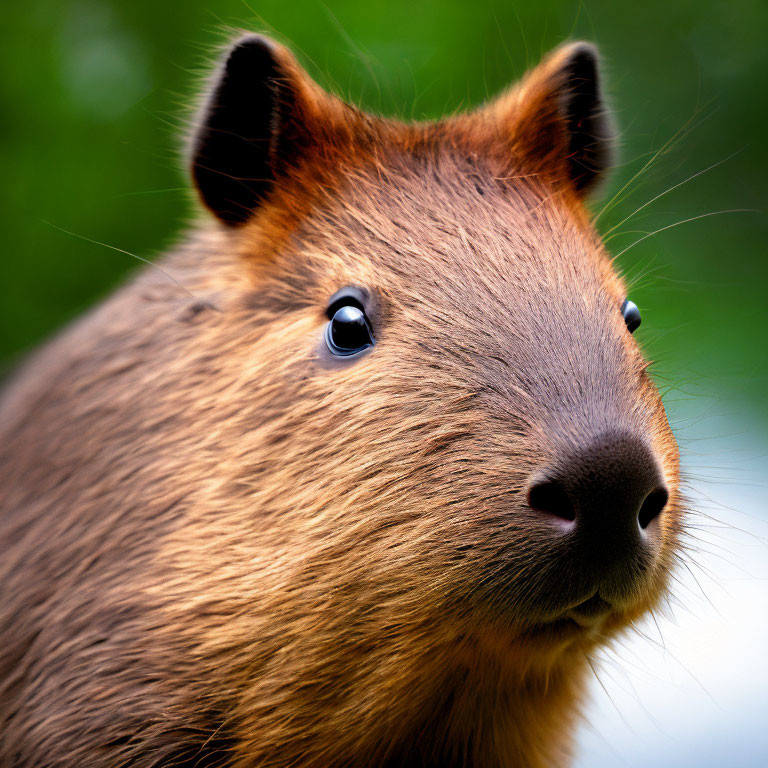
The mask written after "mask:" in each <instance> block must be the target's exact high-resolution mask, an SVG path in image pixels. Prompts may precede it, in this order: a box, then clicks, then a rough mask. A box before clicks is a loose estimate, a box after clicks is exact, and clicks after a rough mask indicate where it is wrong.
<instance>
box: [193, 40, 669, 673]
mask: <svg viewBox="0 0 768 768" xmlns="http://www.w3.org/2000/svg"><path fill="white" fill-rule="evenodd" d="M246 45H247V43H246ZM564 56H565V57H566V59H567V57H570V59H571V60H570V63H569V64H568V66H570V67H571V68H572V69H573V70H574V71H576V72H577V73H578V74H579V76H580V77H585V75H584V72H583V71H582V70H583V69H584V68H585V67H586V68H587V69H589V67H590V65H591V66H593V65H594V61H593V59H592V58H591V56H592V54H591V51H590V49H588V48H586V47H584V46H581V47H580V46H575V47H574V48H573V49H571V50H570V52H568V51H566V53H562V52H561V54H560V58H559V59H558V57H557V56H556V57H554V58H553V60H551V61H550V63H549V65H542V70H543V71H542V72H541V73H539V74H538V77H539V78H540V79H544V80H545V81H547V79H548V82H549V83H550V87H552V85H551V82H552V77H553V75H552V73H551V70H552V69H557V67H560V68H562V67H563V66H564V65H563V61H562V60H563V57H564ZM573 60H575V63H574V61H573ZM553 62H554V63H553ZM547 66H549V68H550V69H549V71H548V70H547ZM579 68H581V69H579ZM536 76H537V74H536V73H534V75H532V76H531V77H530V78H529V81H528V85H527V88H526V87H525V86H524V88H523V89H522V94H523V95H522V96H521V95H517V98H516V100H515V99H513V98H512V97H507V102H510V101H511V102H513V104H509V103H507V104H506V106H505V102H504V100H503V99H502V100H500V102H499V103H497V104H495V105H492V107H490V108H487V109H486V110H485V112H480V113H478V114H475V115H470V116H467V117H464V118H459V119H456V120H454V121H448V122H446V123H443V124H440V125H438V126H432V125H426V126H417V127H415V128H414V127H408V128H405V127H403V126H398V125H394V124H389V123H384V122H383V121H379V122H377V121H372V120H370V119H369V118H364V117H363V116H361V115H359V113H349V114H347V115H345V119H346V122H345V123H344V130H343V131H342V130H340V129H338V128H336V127H335V126H333V125H332V127H330V128H328V127H326V128H325V129H324V130H326V131H327V132H329V133H330V134H331V135H330V136H329V137H326V138H323V139H320V142H321V146H322V147H323V149H324V153H323V152H319V151H317V150H313V153H310V154H309V156H308V159H306V160H305V161H304V163H305V164H304V166H303V167H302V168H301V169H300V171H299V172H297V173H296V176H294V177H288V180H287V181H286V182H285V185H286V186H285V187H284V188H282V189H279V190H277V191H276V192H275V191H272V196H271V197H268V201H269V202H268V203H267V205H266V211H265V210H264V209H261V210H260V211H259V213H258V214H257V215H256V217H255V220H253V219H251V220H250V221H248V220H246V222H245V223H242V224H239V223H236V224H233V233H232V237H233V242H234V243H235V244H236V248H237V251H238V253H239V254H240V255H241V256H242V257H243V261H244V263H245V264H248V265H250V275H251V279H252V280H253V282H254V286H255V291H256V292H257V294H258V298H257V299H256V300H255V305H256V308H254V309H252V310H251V311H252V312H253V313H254V314H253V323H254V325H255V326H257V327H259V328H260V329H261V332H262V333H263V337H262V338H260V339H259V341H258V342H257V343H256V347H255V348H254V349H252V350H251V353H250V354H252V355H258V357H259V358H260V359H263V360H264V361H269V362H268V364H267V365H266V368H265V370H264V371H263V373H261V374H260V375H259V386H260V387H261V388H263V389H262V393H260V394H259V395H258V396H257V397H258V398H259V403H260V408H263V404H264V403H268V405H269V407H268V409H267V412H268V413H270V414H274V415H275V417H276V418H279V419H280V420H285V423H279V424H275V428H274V433H273V435H272V436H271V438H270V439H271V440H273V441H274V446H275V448H274V449H273V452H274V454H275V457H276V458H277V457H278V456H279V457H280V461H279V464H280V466H279V472H280V475H279V477H285V481H284V482H281V483H280V487H281V497H280V506H281V511H280V512H279V515H280V523H279V524H280V526H286V527H287V530H288V531H291V530H292V529H293V526H295V527H296V529H298V530H301V531H303V530H304V529H305V527H306V526H309V528H310V529H311V530H315V531H316V532H317V533H318V536H317V538H316V539H312V540H310V541H309V542H306V545H305V546H306V548H304V545H302V548H301V549H302V557H306V558H311V557H313V556H314V557H317V558H319V559H320V560H323V559H324V558H326V557H328V558H329V562H330V561H331V560H332V561H333V563H334V565H333V573H334V578H338V587H339V588H342V586H343V585H345V586H344V588H349V589H353V588H354V590H355V591H356V592H357V593H358V596H357V599H358V600H359V601H360V610H364V611H366V612H372V613H376V612H379V611H381V610H383V609H382V605H384V606H386V610H389V611H393V610H395V606H398V605H400V606H401V608H402V610H403V613H404V615H405V616H408V617H414V616H418V620H419V621H434V622H437V623H438V625H440V626H441V627H443V628H445V627H446V626H450V627H451V628H452V631H454V632H455V633H457V634H458V633H460V634H462V635H464V634H467V635H472V634H480V635H482V634H483V633H484V632H491V631H492V632H494V633H495V632H501V633H503V634H505V635H507V636H508V638H509V642H510V643H512V642H521V643H525V642H527V641H528V640H530V639H531V638H535V645H536V647H537V653H538V654H539V658H540V659H546V663H547V664H549V663H551V661H552V659H551V658H550V657H549V656H548V655H547V654H541V646H542V644H544V645H546V644H547V643H550V642H551V644H552V645H553V646H555V647H557V649H558V650H560V651H562V650H563V649H565V648H568V647H571V646H577V647H578V648H579V649H582V650H583V648H584V647H585V646H589V645H590V644H591V643H593V642H594V641H595V640H596V639H597V638H598V637H601V638H603V639H604V638H605V637H606V633H610V631H611V630H613V629H615V628H617V627H620V626H623V625H625V624H626V623H628V622H629V621H630V620H632V619H634V618H635V617H637V616H638V615H639V614H640V613H641V612H643V611H644V610H645V609H647V608H648V607H649V606H651V605H653V604H654V603H655V601H656V600H657V599H658V597H659V595H660V592H661V590H662V589H663V587H664V584H665V579H666V575H667V571H668V568H669V565H670V560H671V558H672V556H673V554H672V553H673V550H674V546H675V540H676V531H677V528H678V522H679V521H678V516H679V512H678V509H677V507H678V502H677V483H678V469H677V451H676V446H675V443H674V440H673V438H672V436H671V434H670V431H669V427H668V425H667V420H666V417H665V414H664V410H663V407H662V405H661V402H660V399H659V396H658V394H657V392H656V389H655V387H654V386H653V384H652V383H651V382H650V380H649V378H648V376H647V375H646V373H645V369H646V363H645V361H644V359H643V357H642V355H641V353H640V351H639V349H638V347H637V344H636V343H635V340H634V339H633V337H632V333H631V330H634V326H633V319H634V318H633V316H632V314H631V313H632V312H636V309H635V308H634V305H632V304H631V303H630V302H628V297H627V295H626V291H625V288H624V286H623V284H622V281H621V280H620V279H619V277H618V276H617V275H616V273H615V271H614V268H613V266H612V265H611V263H610V259H609V257H608V256H607V254H606V253H605V250H604V248H603V246H602V244H601V242H600V240H599V238H598V237H597V235H596V234H595V232H594V230H593V229H592V228H591V226H590V225H589V222H588V219H587V216H586V214H585V212H584V209H583V205H582V203H581V200H580V191H581V189H580V188H581V186H582V185H583V182H582V184H580V183H578V182H579V180H580V179H581V176H580V175H579V170H581V171H582V172H583V171H584V167H582V168H581V169H577V174H576V180H577V183H573V179H570V180H569V179H567V178H566V179H565V180H559V179H558V173H559V169H557V167H556V168H555V169H549V168H547V166H546V164H545V165H544V166H543V167H542V166H538V167H537V165H536V163H537V160H536V159H535V158H534V159H533V160H532V159H531V157H530V155H531V154H534V155H535V150H533V149H528V150H527V151H526V152H525V153H522V154H516V153H515V152H514V147H515V146H520V145H522V144H524V142H526V141H530V143H531V144H532V145H534V146H535V145H536V144H537V142H539V141H544V140H545V138H542V137H541V136H536V135H535V134H534V135H533V136H532V137H527V135H526V131H535V130H536V125H535V121H534V120H529V119H528V118H527V115H528V110H538V111H539V112H541V111H542V106H541V102H542V97H540V96H538V97H537V96H536V95H535V89H536V88H540V87H542V86H541V84H540V83H537V82H536ZM592 77H593V78H594V77H595V75H594V72H592ZM531 81H533V82H532V83H531ZM531 91H533V92H534V94H533V95H530V92H531ZM526 94H529V95H528V100H529V101H530V102H531V103H527V101H526V98H525V95H526ZM573 98H574V99H577V96H574V97H573ZM581 98H584V97H583V96H582V97H581ZM334 106H336V105H334ZM582 108H583V105H582ZM325 109H327V110H328V114H326V115H323V117H324V119H326V120H329V121H331V123H333V121H334V120H337V119H339V118H338V117H336V116H335V115H333V113H332V112H331V111H330V107H326V108H325ZM505 111H506V114H505V120H506V121H507V122H508V125H509V126H513V125H515V124H517V125H518V126H520V127H518V128H516V129H513V128H512V127H510V128H509V130H510V131H513V130H519V131H521V132H522V134H523V135H522V137H521V136H516V137H515V138H514V140H512V139H508V140H507V148H508V149H509V152H508V153H507V154H503V149H504V144H505V141H504V139H503V138H500V137H499V135H498V133H499V128H498V126H497V125H494V121H495V120H496V121H497V120H498V119H499V118H498V117H497V113H499V112H501V113H504V112H505ZM588 114H589V115H590V116H591V119H592V120H593V123H590V130H591V131H592V136H593V141H598V140H599V137H600V134H601V132H602V133H605V132H606V128H605V126H604V125H603V123H602V122H600V120H602V119H603V118H601V117H600V114H599V105H594V104H590V105H589V108H588ZM528 122H530V123H532V125H528V124H527V123H528ZM489 124H491V125H493V127H492V128H490V129H488V125H489ZM317 130H320V129H317ZM334 132H336V133H335V135H334ZM606 140H607V139H603V141H606ZM602 151H603V152H604V151H605V150H602ZM328 155H329V156H330V157H331V158H332V159H331V160H328V157H327V156H328ZM592 159H594V156H593V157H592ZM233 162H234V163H235V167H236V164H237V160H236V159H235V160H234V161H233ZM579 162H582V163H583V164H584V166H585V167H587V168H588V164H587V163H584V161H583V160H580V161H579ZM548 171H549V173H548ZM569 181H570V183H569ZM279 183H280V182H278V184H279ZM201 187H202V191H203V194H204V196H205V189H206V188H205V178H203V181H202V184H201ZM297 197H299V199H301V200H302V201H305V202H304V204H305V205H306V209H304V210H302V211H301V213H300V214H296V211H295V209H296V207H297V203H296V199H297ZM306 198H311V199H310V200H309V201H306ZM299 205H301V204H299ZM286 216H294V217H296V220H295V222H292V223H291V225H290V226H287V227H285V229H284V230H283V231H281V232H280V235H279V240H278V242H277V244H275V243H273V242H271V241H269V240H268V239H267V238H266V237H265V234H264V227H265V222H270V221H271V220H272V219H274V218H275V217H286ZM286 230H288V231H289V234H287V233H286ZM265 254H266V255H265ZM262 306H263V310H262V309H261V307H262ZM260 312H263V314H260ZM337 342H338V343H337ZM263 391H266V392H269V393H272V397H271V398H269V399H267V396H266V395H265V394H263ZM278 415H279V416H278ZM251 472H252V468H251V467H248V466H246V467H243V472H242V477H241V480H242V483H243V487H247V485H248V483H249V482H253V480H252V478H251V480H250V481H249V477H250V475H249V473H251ZM265 479H266V480H267V481H268V482H269V483H270V484H271V483H272V482H274V481H273V480H272V479H271V478H270V476H269V475H267V476H265ZM291 494H294V495H295V500H294V498H292V496H291ZM242 504H243V506H244V507H246V508H247V507H248V504H249V502H248V500H247V498H244V499H242ZM275 514H278V512H277V511H276V512H275ZM286 535H287V536H290V535H291V534H290V533H287V534H286ZM302 541H303V539H302ZM342 542H343V544H342ZM329 544H332V546H333V547H334V548H337V547H343V549H342V550H335V549H334V554H333V555H331V554H330V553H328V552H327V551H326V549H325V548H326V547H327V546H328V545H329ZM342 552H343V554H342ZM416 606H418V608H416ZM428 616H429V618H428ZM401 620H402V618H398V621H401ZM526 663H530V662H529V661H526Z"/></svg>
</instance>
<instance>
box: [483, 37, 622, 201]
mask: <svg viewBox="0 0 768 768" xmlns="http://www.w3.org/2000/svg"><path fill="white" fill-rule="evenodd" d="M488 109H489V111H490V112H491V114H492V115H493V116H494V118H495V120H496V121H498V122H497V135H499V132H500V133H501V134H502V135H506V137H507V138H508V140H511V144H512V146H511V147H510V149H511V150H512V151H513V152H515V154H519V155H520V156H523V157H524V158H525V160H526V161H527V165H531V166H532V167H533V170H534V171H541V172H544V173H550V174H552V173H554V174H556V175H557V176H559V177H564V178H565V179H566V180H567V182H568V183H570V184H571V185H572V186H573V188H574V189H575V190H576V191H577V192H579V193H581V194H585V193H586V192H588V191H589V190H590V189H591V188H592V187H594V185H595V184H596V183H597V182H598V181H599V180H600V178H601V177H602V176H603V174H604V173H605V171H606V170H607V169H608V168H609V166H610V165H611V162H612V157H613V144H614V130H613V122H612V120H611V117H610V115H609V113H608V111H607V109H606V107H605V104H604V102H603V97H602V94H601V89H600V76H599V72H598V53H597V49H596V48H595V46H594V45H592V44H590V43H585V42H575V43H567V44H565V45H563V46H561V47H559V48H557V49H556V50H555V51H553V52H552V53H551V54H550V55H549V56H548V57H547V58H546V59H545V60H544V61H543V62H542V63H541V64H539V65H538V66H537V67H536V68H534V69H533V70H532V71H531V72H529V73H528V75H527V76H526V77H525V78H524V79H523V81H522V83H521V84H520V85H519V86H518V87H517V88H515V89H514V90H512V91H510V92H508V93H507V94H505V95H503V96H501V97H500V98H499V99H497V100H496V101H495V102H493V103H492V104H491V105H490V107H489V108H488Z"/></svg>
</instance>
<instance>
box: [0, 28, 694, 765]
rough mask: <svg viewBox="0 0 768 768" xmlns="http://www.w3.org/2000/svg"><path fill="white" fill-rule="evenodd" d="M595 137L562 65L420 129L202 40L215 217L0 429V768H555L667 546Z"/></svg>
mask: <svg viewBox="0 0 768 768" xmlns="http://www.w3.org/2000/svg"><path fill="white" fill-rule="evenodd" d="M603 112H604V110H603V107H602V104H601V102H600V96H599V91H598V88H597V73H596V70H595V54H594V51H593V50H592V49H591V48H590V47H589V46H587V45H585V44H572V45H569V46H565V47H563V48H561V49H559V50H558V51H556V52H555V53H554V54H552V55H551V56H550V57H549V58H548V59H547V60H546V61H545V62H544V63H542V64H541V65H539V66H538V67H537V68H536V69H535V70H533V71H532V72H531V73H529V75H528V76H527V77H526V79H525V80H524V81H523V82H522V84H521V85H519V86H517V87H516V88H514V89H512V90H510V91H509V92H508V93H506V94H503V95H502V96H500V97H499V98H498V99H496V100H495V101H494V102H492V103H491V104H489V105H488V106H486V107H483V108H482V109H480V110H478V111H476V112H474V113H470V114H467V115H460V116H457V117H453V118H450V119H448V120H445V121H441V122H437V123H418V124H401V123H397V122H393V121H388V120H385V119H381V118H377V117H372V116H369V115H366V114H364V113H362V112H360V111H358V110H357V109H355V108H353V107H351V106H348V105H346V104H344V103H342V102H341V101H340V100H338V99H336V98H335V97H333V96H331V95H328V94H326V93H325V92H323V91H322V90H320V89H319V88H318V87H317V86H316V85H315V84H314V83H313V82H312V81H311V80H310V79H309V77H308V76H307V75H306V74H305V73H304V72H303V71H302V70H301V69H300V67H299V66H298V64H297V63H296V62H295V60H294V59H293V57H292V56H291V54H289V53H288V51H287V50H286V49H285V48H283V47H281V46H279V45H277V44H275V43H271V42H269V41H267V40H265V39H263V38H260V37H256V36H250V37H245V38H243V39H242V40H240V41H238V42H237V43H236V44H235V45H234V47H233V48H232V49H231V51H230V53H229V55H228V57H227V58H226V60H225V62H224V64H223V65H222V66H221V68H220V70H219V71H218V73H217V75H216V78H215V81H214V85H213V88H212V91H211V94H210V95H209V97H208V99H207V101H206V103H205V105H204V106H203V108H202V110H201V116H200V124H199V127H198V129H197V132H196V134H195V137H194V138H193V141H192V147H191V152H190V159H191V165H192V169H193V176H194V179H195V182H196V185H197V187H198V190H199V192H200V195H201V197H202V199H203V202H204V203H205V204H206V205H207V207H208V208H209V209H210V211H212V212H213V214H214V215H213V216H210V217H209V218H207V219H205V220H204V221H201V223H200V224H199V225H198V226H196V228H195V229H194V231H193V232H192V233H191V234H190V236H189V238H188V239H187V241H186V243H185V244H184V245H181V246H180V247H178V248H177V249H175V251H174V252H173V253H171V254H170V255H169V256H167V257H166V258H165V260H164V261H163V263H162V269H163V271H162V272H161V271H159V270H147V271H145V272H143V273H141V274H140V275H139V276H138V278H136V279H135V280H134V281H133V282H132V283H131V284H129V285H127V286H126V287H124V288H122V289H121V290H120V291H119V292H117V293H116V294H115V295H114V296H113V297H112V298H110V299H109V300H108V301H106V302H105V303H104V304H103V305H102V306H100V307H98V308H97V309H96V310H95V311H93V312H92V313H91V314H89V315H88V316H87V317H85V318H84V319H82V320H80V321H79V322H78V323H77V324H76V325H74V326H73V327H72V328H70V329H69V330H67V331H66V332H65V333H64V334H63V335H62V336H60V337H59V338H58V339H56V340H54V341H53V342H52V343H51V344H49V345H48V346H47V347H45V348H43V350H42V351H41V352H39V353H38V354H37V355H36V356H34V357H33V358H32V359H31V360H30V361H29V362H28V363H27V364H26V365H25V366H24V367H23V368H22V369H21V371H20V372H19V373H18V374H17V375H16V376H15V377H14V379H13V380H12V382H11V383H10V385H9V386H8V387H7V389H6V391H5V394H4V397H3V400H2V406H0V487H2V495H1V497H0V498H1V501H0V505H2V506H1V508H2V513H1V514H0V547H1V548H2V549H1V551H2V558H1V559H0V588H1V589H2V601H1V602H0V637H1V638H2V642H1V643H0V766H3V767H5V768H10V766H14V767H15V768H16V767H17V768H32V767H33V766H34V767H35V768H39V767H40V766H86V765H87V766H89V767H92V768H108V767H109V768H113V767H116V766H135V767H136V768H148V767H149V766H172V765H173V766H187V767H189V768H191V767H192V766H199V767H203V766H205V767H207V768H211V767H213V766H231V767H233V768H234V767H235V766H237V767H238V768H246V767H248V768H251V767H253V768H257V767H259V768H262V767H263V768H278V767H281V768H283V767H287V766H296V767H297V768H298V767H299V766H301V767H307V768H308V767H309V766H312V767H313V768H315V767H316V768H320V767H324V768H341V767H342V766H375V767H382V768H383V767H384V766H388V767H392V768H394V767H395V766H446V767H448V768H450V767H451V766H476V767H477V768H481V767H482V768H486V767H491V766H499V767H500V766H526V767H531V768H536V767H537V766H562V765H567V764H568V762H569V756H570V752H571V740H572V735H573V728H574V725H575V723H576V722H577V721H578V717H579V710H580V706H581V702H582V699H583V694H584V687H585V680H586V676H587V672H588V671H589V669H590V661H591V657H592V656H593V654H594V651H595V649H596V648H597V647H599V646H601V645H603V644H605V643H606V642H608V641H609V640H610V639H611V638H612V637H613V636H614V635H616V633H617V632H619V631H621V630H622V629H624V628H626V627H627V626H628V625H629V624H630V623H631V622H632V621H634V620H635V619H636V618H638V617H639V616H641V615H642V614H643V613H644V612H646V611H647V610H649V609H651V608H653V607H654V606H655V605H656V604H657V602H658V600H659V599H660V597H661V595H662V594H663V591H664V589H665V587H666V583H667V580H668V574H669V571H670V567H671V565H672V563H673V561H674V558H675V551H676V546H677V539H678V530H679V528H680V525H681V510H680V501H679V490H678V459H677V448H676V444H675V441H674V439H673V437H672V435H671V432H670V430H669V426H668V423H667V419H666V416H665V414H664V410H663V407H662V405H661V401H660V398H659V395H658V393H657V391H656V389H655V387H654V385H653V384H652V382H651V381H650V379H649V378H648V376H647V374H646V367H647V363H646V362H645V360H644V358H643V357H642V355H641V352H640V350H639V348H638V346H637V344H636V342H635V340H634V338H633V337H632V335H631V334H630V332H629V329H628V324H629V322H630V321H629V319H628V316H627V314H626V311H625V309H624V308H625V306H626V305H625V300H626V299H627V296H626V292H625V287H624V285H623V283H622V281H621V279H620V278H619V277H618V275H617V274H616V272H615V271H614V268H613V266H612V264H611V261H610V258H609V257H608V256H607V254H606V252H605V250H604V248H603V245H602V244H601V242H600V239H599V237H598V236H597V235H596V233H595V231H594V230H593V228H592V226H591V224H590V221H589V216H588V213H587V211H586V209H585V207H584V196H585V195H586V194H587V193H588V191H589V190H590V189H591V188H592V186H593V185H594V183H595V182H596V181H597V180H598V179H599V176H600V174H601V172H602V171H603V169H604V167H605V165H606V163H607V162H608V157H609V149H610V148H609V143H610V126H609V123H608V121H607V119H606V118H605V116H604V114H603ZM166 273H167V274H170V275H172V277H173V278H174V279H173V280H169V279H168V277H167V274H166ZM190 294H191V295H192V296H193V297H194V298H190ZM329 302H331V304H330V306H329ZM623 313H624V316H623Z"/></svg>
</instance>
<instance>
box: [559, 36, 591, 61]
mask: <svg viewBox="0 0 768 768" xmlns="http://www.w3.org/2000/svg"><path fill="white" fill-rule="evenodd" d="M559 50H560V51H561V52H562V54H563V55H564V56H565V57H567V58H569V59H576V58H579V59H591V60H592V61H595V62H596V61H597V60H598V59H599V58H600V51H599V50H598V48H597V46H596V45H595V44H594V43H591V42H589V41H588V40H573V41H571V42H568V43H563V45H561V46H560V49H559Z"/></svg>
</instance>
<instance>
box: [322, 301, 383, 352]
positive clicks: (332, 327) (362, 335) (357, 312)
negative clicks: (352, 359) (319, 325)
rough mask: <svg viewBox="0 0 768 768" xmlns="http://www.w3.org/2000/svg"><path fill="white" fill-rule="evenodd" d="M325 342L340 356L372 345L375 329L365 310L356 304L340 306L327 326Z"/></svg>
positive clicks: (360, 350)
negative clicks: (373, 329) (372, 328)
mask: <svg viewBox="0 0 768 768" xmlns="http://www.w3.org/2000/svg"><path fill="white" fill-rule="evenodd" d="M325 343H326V344H327V345H328V349H329V350H330V351H331V352H332V353H333V354H334V355H339V356H340V357H348V356H349V355H354V354H356V353H357V352H362V351H363V350H364V349H368V347H372V346H373V344H374V340H373V331H372V330H371V324H370V323H369V322H368V318H367V317H366V316H365V312H363V310H362V309H360V307H357V306H355V305H354V304H345V305H344V306H342V307H339V309H337V310H336V312H335V313H334V315H333V317H332V318H331V320H330V322H329V323H328V325H327V326H326V329H325Z"/></svg>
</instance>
